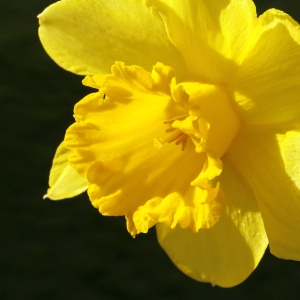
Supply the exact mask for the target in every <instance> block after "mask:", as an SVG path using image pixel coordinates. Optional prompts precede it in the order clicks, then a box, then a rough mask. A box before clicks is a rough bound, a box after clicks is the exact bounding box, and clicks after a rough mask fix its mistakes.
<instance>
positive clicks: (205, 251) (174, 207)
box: [39, 0, 300, 287]
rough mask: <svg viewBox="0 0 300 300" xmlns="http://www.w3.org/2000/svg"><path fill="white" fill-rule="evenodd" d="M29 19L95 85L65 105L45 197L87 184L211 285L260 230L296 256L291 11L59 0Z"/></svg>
mask: <svg viewBox="0 0 300 300" xmlns="http://www.w3.org/2000/svg"><path fill="white" fill-rule="evenodd" d="M39 19H40V24H41V27H40V31H39V34H40V38H41V41H42V44H43V46H44V47H45V49H46V51H47V52H48V54H49V55H50V56H51V57H52V58H53V59H54V60H55V61H56V62H57V63H58V64H59V65H60V66H61V67H63V68H65V69H67V70H69V71H72V72H74V73H77V74H82V75H91V76H87V77H86V78H85V79H84V81H83V83H84V84H85V85H88V86H90V87H93V88H96V89H98V91H96V92H95V93H92V94H90V95H88V96H86V97H85V98H84V99H82V100H81V101H80V102H79V103H78V104H77V105H76V106H75V119H76V122H75V123H74V124H73V125H72V126H70V128H69V129H68V130H67V133H66V137H65V140H64V141H63V144H61V145H60V147H59V148H58V150H57V153H56V156H55V158H54V164H53V168H52V170H51V174H50V189H49V190H48V193H47V195H46V197H49V198H51V199H54V200H57V199H62V198H67V197H73V196H74V195H77V194H79V193H81V192H82V191H83V190H85V189H86V188H87V187H88V194H89V197H90V199H91V202H92V204H93V205H94V206H95V207H96V208H98V209H99V211H100V212H101V213H102V214H103V215H107V216H121V215H125V217H126V220H127V229H128V231H129V232H130V233H131V234H132V235H133V236H135V235H136V234H137V233H140V232H147V231H148V229H149V228H150V227H152V226H153V225H155V224H156V225H157V226H156V229H157V234H158V240H159V243H160V244H161V246H162V247H163V248H164V249H165V251H166V252H167V253H168V255H169V256H170V258H171V259H172V261H173V262H174V264H175V265H176V266H177V267H178V268H179V269H180V270H182V271H183V272H184V273H186V274H187V275H189V276H190V277H192V278H194V279H196V280H199V281H204V282H211V283H212V284H217V285H219V286H223V287H230V286H234V285H237V284H239V283H240V282H242V281H243V280H245V279H246V278H247V277H248V276H249V274H250V273H251V272H252V271H253V270H254V269H255V268H256V266H257V264H258V263H259V261H260V259H261V257H262V255H263V253H264V251H265V248H266V247H267V245H268V243H269V244H270V249H271V252H272V253H273V254H274V255H276V256H278V257H280V258H285V259H295V260H300V238H299V235H300V190H299V189H300V171H299V170H300V159H299V155H300V153H299V152H300V132H299V129H300V122H299V121H300V105H299V97H300V46H299V44H300V31H299V30H300V29H299V26H298V24H297V23H296V22H295V21H294V20H293V19H292V18H291V17H290V16H288V15H286V14H285V13H283V12H281V11H278V10H275V9H271V10H268V11H266V12H265V13H264V14H263V15H261V16H259V17H258V18H257V16H256V11H255V6H254V4H253V2H252V1H251V0H210V1H204V0H198V1H197V0H186V1H181V0H149V1H146V2H145V3H144V2H143V1H140V0H123V1H117V2H116V1H112V0H97V1H96V0H65V1H60V2H57V3H55V4H53V5H51V6H50V7H48V8H47V9H46V10H45V11H44V12H43V13H42V14H41V15H40V16H39ZM121 61H122V62H121ZM123 62H124V63H123ZM125 64H126V65H125ZM75 170H76V171H75ZM188 227H189V228H190V229H189V228H188Z"/></svg>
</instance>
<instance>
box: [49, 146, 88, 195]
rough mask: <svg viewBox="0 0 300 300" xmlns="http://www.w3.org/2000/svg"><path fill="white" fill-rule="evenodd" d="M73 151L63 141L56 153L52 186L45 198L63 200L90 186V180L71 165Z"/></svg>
mask: <svg viewBox="0 0 300 300" xmlns="http://www.w3.org/2000/svg"><path fill="white" fill-rule="evenodd" d="M71 153H72V151H70V150H68V149H66V148H65V147H64V144H63V143H61V144H60V145H59V146H58V148H57V150H56V153H55V156H54V159H53V164H52V168H51V171H50V177H49V186H50V188H49V189H48V191H47V194H46V195H45V196H44V198H49V199H51V200H62V199H65V198H72V197H75V196H77V195H79V194H81V193H83V192H84V191H86V190H87V188H88V181H87V179H86V178H85V177H82V176H80V175H79V174H78V173H77V171H76V170H75V169H74V168H72V167H71V166H70V165H69V162H68V156H69V155H70V154H71Z"/></svg>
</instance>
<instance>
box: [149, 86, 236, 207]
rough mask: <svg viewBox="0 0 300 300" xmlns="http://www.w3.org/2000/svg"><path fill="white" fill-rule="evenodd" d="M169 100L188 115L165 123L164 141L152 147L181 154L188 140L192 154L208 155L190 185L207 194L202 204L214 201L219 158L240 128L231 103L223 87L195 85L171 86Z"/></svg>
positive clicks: (217, 184)
mask: <svg viewBox="0 0 300 300" xmlns="http://www.w3.org/2000/svg"><path fill="white" fill-rule="evenodd" d="M172 97H173V99H174V101H175V102H176V103H177V104H178V105H180V106H181V107H182V108H183V109H185V110H186V111H187V114H186V115H183V116H177V117H174V118H172V119H170V120H168V121H165V122H164V123H165V124H168V125H169V128H168V129H167V130H166V134H165V135H164V136H163V137H159V138H156V139H154V146H155V147H156V148H157V149H160V148H161V147H162V146H163V145H164V144H165V143H171V142H175V144H176V145H179V144H181V145H182V150H184V149H185V147H186V144H187V142H188V139H191V140H192V142H193V143H194V145H195V151H196V152H197V153H205V154H206V155H207V158H206V160H205V162H204V165H203V167H202V171H201V172H200V174H199V176H198V177H197V178H196V179H195V180H193V181H192V182H191V185H192V186H195V187H199V188H201V189H202V190H203V191H206V193H207V197H205V199H202V203H207V202H209V201H213V200H214V199H215V197H216V196H217V194H218V190H219V186H220V184H219V182H218V179H217V177H218V176H219V175H220V174H221V172H222V167H223V165H222V161H221V157H222V156H223V155H224V154H225V153H226V151H227V150H228V148H229V147H230V144H231V143H232V141H233V139H234V137H235V136H236V134H237V132H238V131H239V128H240V120H239V118H238V115H237V113H236V111H235V109H234V107H232V102H233V101H230V98H229V95H228V94H227V93H226V92H225V90H224V89H223V88H222V87H219V86H216V85H210V84H202V83H197V82H184V83H181V84H179V85H173V87H172Z"/></svg>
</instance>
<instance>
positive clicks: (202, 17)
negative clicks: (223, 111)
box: [147, 0, 257, 83]
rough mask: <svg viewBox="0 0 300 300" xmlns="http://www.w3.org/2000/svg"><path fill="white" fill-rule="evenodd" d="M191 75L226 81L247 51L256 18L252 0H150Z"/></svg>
mask: <svg viewBox="0 0 300 300" xmlns="http://www.w3.org/2000/svg"><path fill="white" fill-rule="evenodd" d="M147 2H148V5H149V6H152V7H153V9H156V10H157V11H158V14H160V16H161V18H162V20H163V21H164V23H165V26H166V30H167V32H168V35H169V38H170V40H171V41H172V42H173V43H174V45H175V46H176V47H177V48H178V49H179V50H180V52H181V53H182V56H183V57H184V59H185V62H186V64H187V68H188V71H189V73H190V75H191V76H192V77H196V78H198V79H200V80H202V81H204V82H206V81H212V82H214V83H225V82H227V81H228V80H229V79H230V76H231V74H232V73H233V72H234V71H235V69H236V67H237V65H238V64H239V63H240V61H242V59H243V58H244V56H245V54H246V53H247V51H248V48H249V45H250V44H251V40H252V38H253V35H254V34H255V31H256V26H257V18H256V11H255V6H254V4H253V1H251V0H242V1H241V0H210V1H195V0H185V1H182V0H171V1H170V0H149V1H147Z"/></svg>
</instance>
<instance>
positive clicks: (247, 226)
mask: <svg viewBox="0 0 300 300" xmlns="http://www.w3.org/2000/svg"><path fill="white" fill-rule="evenodd" d="M220 182H221V185H222V189H223V191H224V193H225V195H226V209H225V211H224V212H223V215H222V217H221V219H220V220H219V222H218V223H217V224H216V225H215V226H214V227H212V228H210V229H206V230H200V231H199V232H198V233H196V234H194V233H192V232H191V231H190V230H183V229H181V228H179V227H178V226H177V227H176V228H175V229H174V230H172V229H169V228H167V227H166V226H165V225H164V224H157V226H156V228H157V234H158V240H159V243H160V245H161V246H162V247H163V248H164V250H165V251H166V252H167V254H168V255H169V256H170V258H171V259H172V261H173V262H174V264H175V265H176V266H177V267H178V268H179V269H180V270H181V271H182V272H184V273H185V274H186V275H188V276H190V277H192V278H194V279H196V280H199V281H204V282H211V283H212V284H213V285H219V286H222V287H231V286H234V285H237V284H239V283H240V282H242V281H243V280H245V279H246V278H247V277H248V276H249V275H250V274H251V272H252V271H253V270H254V269H255V268H256V266H257V264H258V263H259V261H260V259H261V258H262V256H263V254H264V251H265V249H266V247H267V245H268V239H267V237H266V233H265V229H264V225H263V221H262V218H261V215H260V212H259V208H258V206H257V204H256V201H255V200H254V199H253V198H252V197H251V195H250V194H249V193H248V192H247V191H246V190H245V189H244V187H243V186H242V184H241V183H240V182H239V179H238V178H236V177H235V175H234V174H233V173H232V172H231V171H230V169H229V168H228V165H227V163H226V161H225V163H224V169H223V173H222V175H221V176H220Z"/></svg>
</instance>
